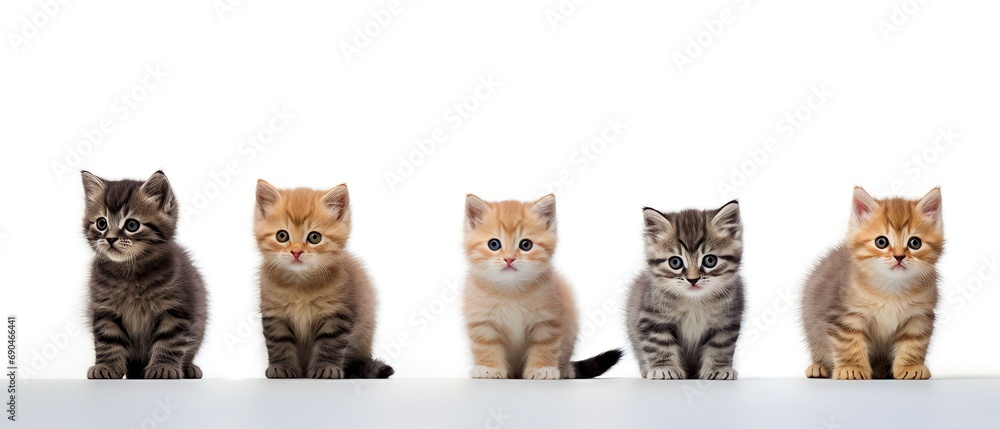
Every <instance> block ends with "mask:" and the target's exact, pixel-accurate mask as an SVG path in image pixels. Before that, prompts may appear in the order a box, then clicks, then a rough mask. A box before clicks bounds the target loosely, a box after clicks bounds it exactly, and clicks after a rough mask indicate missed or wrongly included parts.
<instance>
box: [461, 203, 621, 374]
mask: <svg viewBox="0 0 1000 429" xmlns="http://www.w3.org/2000/svg"><path fill="white" fill-rule="evenodd" d="M555 247H556V200H555V196H553V195H547V196H544V197H542V198H541V199H539V200H537V201H535V202H532V203H521V202H517V201H503V202H486V201H483V200H481V199H479V197H476V196H475V195H471V194H470V195H468V196H467V197H466V202H465V249H466V255H467V257H468V260H469V265H470V268H469V274H468V277H467V279H466V284H465V292H464V297H463V298H464V312H465V319H466V323H467V327H468V334H469V339H470V340H471V342H472V355H473V359H474V361H475V367H474V368H473V370H472V377H473V378H524V379H532V380H557V379H560V378H593V377H597V376H599V375H601V374H603V373H604V372H605V371H607V370H608V369H610V368H611V367H612V366H614V364H615V363H617V362H618V360H619V359H621V355H622V353H621V351H620V350H611V351H607V352H604V353H602V354H600V355H597V356H595V357H592V358H590V359H587V360H583V361H577V362H570V358H571V357H572V355H573V348H574V346H575V344H576V335H577V330H578V326H577V311H576V305H575V303H574V299H573V294H572V291H570V289H569V285H568V284H567V283H566V281H565V280H563V279H562V277H561V276H560V275H559V274H558V273H556V271H555V269H554V268H553V267H552V264H551V259H552V254H553V252H554V251H555Z"/></svg>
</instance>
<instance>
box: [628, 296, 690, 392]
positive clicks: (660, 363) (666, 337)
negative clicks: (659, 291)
mask: <svg viewBox="0 0 1000 429" xmlns="http://www.w3.org/2000/svg"><path fill="white" fill-rule="evenodd" d="M638 328H639V330H638V332H639V344H640V345H641V347H640V349H639V350H636V353H639V354H640V355H641V356H642V357H641V361H643V362H645V363H646V367H645V371H644V372H645V374H644V377H645V378H647V379H650V380H683V379H685V378H687V372H686V371H685V370H684V367H683V366H682V365H681V345H680V342H679V341H678V338H677V326H676V325H674V324H672V323H669V322H667V321H665V320H662V319H661V318H660V317H659V316H658V315H657V314H656V313H655V312H653V311H648V310H644V311H643V312H642V313H640V314H639V326H638Z"/></svg>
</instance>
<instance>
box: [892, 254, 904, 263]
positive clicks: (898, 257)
mask: <svg viewBox="0 0 1000 429" xmlns="http://www.w3.org/2000/svg"><path fill="white" fill-rule="evenodd" d="M892 257H893V258H896V262H903V259H905V258H906V255H892Z"/></svg>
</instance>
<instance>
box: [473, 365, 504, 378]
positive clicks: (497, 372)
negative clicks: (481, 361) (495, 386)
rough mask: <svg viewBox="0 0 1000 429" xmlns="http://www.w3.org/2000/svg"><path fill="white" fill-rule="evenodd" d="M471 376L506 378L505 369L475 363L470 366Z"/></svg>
mask: <svg viewBox="0 0 1000 429" xmlns="http://www.w3.org/2000/svg"><path fill="white" fill-rule="evenodd" d="M472 378H507V370H505V369H500V368H491V367H488V366H483V365H476V366H475V368H472Z"/></svg>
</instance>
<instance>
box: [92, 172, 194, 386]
mask: <svg viewBox="0 0 1000 429" xmlns="http://www.w3.org/2000/svg"><path fill="white" fill-rule="evenodd" d="M82 176H83V188H84V193H85V195H86V208H85V212H84V216H83V232H84V234H85V235H86V237H87V242H88V244H90V247H91V248H92V249H94V253H95V256H94V260H93V263H92V264H91V269H90V285H89V305H88V309H87V312H88V316H89V317H90V319H91V327H92V329H93V334H94V350H95V352H96V355H97V356H96V362H95V364H94V366H92V367H90V370H88V371H87V378H92V379H94V378H105V379H107V378H122V377H128V378H201V369H200V368H198V366H197V365H195V364H194V356H195V354H197V353H198V348H199V347H201V341H202V338H203V337H204V335H205V322H206V319H207V308H206V307H207V304H206V292H205V286H204V284H203V283H202V280H201V275H199V274H198V271H197V270H196V269H195V268H194V265H192V263H191V259H190V257H188V254H187V252H186V251H185V250H184V249H183V248H181V247H180V246H179V245H177V244H176V243H174V233H175V230H176V227H177V215H178V207H177V200H176V198H175V197H174V193H173V191H172V190H171V189H170V183H169V182H168V181H167V176H165V175H164V174H163V172H161V171H157V172H156V173H153V175H152V176H150V178H149V179H148V180H146V181H145V182H140V181H137V180H119V181H111V180H104V179H101V178H99V177H97V176H95V175H93V174H91V173H89V172H86V171H84V172H82Z"/></svg>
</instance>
